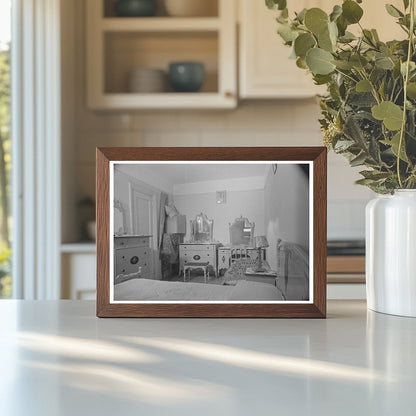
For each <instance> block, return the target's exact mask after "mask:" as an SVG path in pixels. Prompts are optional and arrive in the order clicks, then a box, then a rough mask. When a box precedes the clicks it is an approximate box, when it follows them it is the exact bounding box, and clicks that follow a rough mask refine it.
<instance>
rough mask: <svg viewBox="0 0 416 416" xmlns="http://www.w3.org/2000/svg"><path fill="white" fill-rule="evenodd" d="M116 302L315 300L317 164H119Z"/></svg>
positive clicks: (116, 175)
mask: <svg viewBox="0 0 416 416" xmlns="http://www.w3.org/2000/svg"><path fill="white" fill-rule="evenodd" d="M113 166H114V170H113V202H114V203H113V235H114V237H113V284H114V291H113V296H114V298H113V299H112V300H113V301H114V302H125V301H129V302H131V301H133V302H134V301H137V302H142V301H207V302H208V301H214V302H221V301H227V302H230V301H231V302H232V301H248V302H256V301H257V302H262V301H268V302H275V301H283V302H284V301H309V300H310V299H309V287H310V276H309V240H310V234H309V209H310V208H309V203H310V201H309V196H310V190H309V188H310V181H309V169H310V166H309V163H302V164H296V163H235V164H232V163H216V162H214V163H184V162H180V163H153V162H152V163H140V162H137V163H115V164H114V165H113Z"/></svg>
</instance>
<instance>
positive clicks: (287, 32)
mask: <svg viewBox="0 0 416 416" xmlns="http://www.w3.org/2000/svg"><path fill="white" fill-rule="evenodd" d="M277 33H278V34H279V35H280V36H281V38H282V39H283V40H284V41H285V42H286V43H290V42H293V41H294V40H295V39H296V38H297V37H298V32H296V30H293V29H292V27H291V26H290V25H289V24H287V23H283V24H280V25H279V27H278V29H277Z"/></svg>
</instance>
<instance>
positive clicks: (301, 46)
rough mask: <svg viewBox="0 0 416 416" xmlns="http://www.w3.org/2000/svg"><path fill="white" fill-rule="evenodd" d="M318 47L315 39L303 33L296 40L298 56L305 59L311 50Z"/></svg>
mask: <svg viewBox="0 0 416 416" xmlns="http://www.w3.org/2000/svg"><path fill="white" fill-rule="evenodd" d="M315 45H316V42H315V39H314V38H313V36H311V35H310V34H309V33H302V34H301V35H299V36H298V37H297V38H296V40H295V53H296V56H300V57H301V58H304V57H305V56H306V53H307V52H308V50H309V49H311V48H313V47H314V46H315Z"/></svg>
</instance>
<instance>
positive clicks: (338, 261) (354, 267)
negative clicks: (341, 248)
mask: <svg viewBox="0 0 416 416" xmlns="http://www.w3.org/2000/svg"><path fill="white" fill-rule="evenodd" d="M327 282H328V283H365V256H328V257H327Z"/></svg>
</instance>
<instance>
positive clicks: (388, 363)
mask: <svg viewBox="0 0 416 416" xmlns="http://www.w3.org/2000/svg"><path fill="white" fill-rule="evenodd" d="M0 316H1V318H0V352H1V354H0V415H2V416H15V415H25V416H26V415H29V416H37V415H43V416H49V415H57V416H58V415H59V416H63V415H71V416H72V415H75V416H80V415H91V416H94V415H100V416H102V415H115V416H120V415H144V416H147V415H181V416H183V415H196V416H201V415H210V416H213V415H214V416H218V415H256V416H257V415H258V416H260V415H268V414H276V415H280V416H286V415H331V416H336V415H353V416H356V415H377V416H379V415H400V416H404V415H412V416H414V415H415V414H416V319H411V318H400V317H395V316H389V315H382V314H377V313H374V312H371V311H367V310H366V306H365V303H363V302H361V301H333V302H329V305H328V319H326V320H277V319H275V320H264V319H261V320H255V319H195V320H192V319H98V318H96V317H95V303H94V302H87V301H56V302H53V301H50V302H41V301H38V302H30V301H0Z"/></svg>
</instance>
